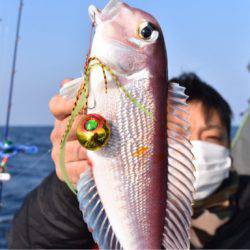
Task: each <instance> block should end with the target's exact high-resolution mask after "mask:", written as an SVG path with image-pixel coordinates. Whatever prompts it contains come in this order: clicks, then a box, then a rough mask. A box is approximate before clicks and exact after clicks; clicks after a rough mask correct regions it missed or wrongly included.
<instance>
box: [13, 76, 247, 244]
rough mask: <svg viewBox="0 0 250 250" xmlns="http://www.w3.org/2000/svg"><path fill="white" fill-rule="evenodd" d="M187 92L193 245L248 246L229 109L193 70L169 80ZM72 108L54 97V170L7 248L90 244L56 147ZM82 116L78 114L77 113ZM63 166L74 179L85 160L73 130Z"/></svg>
mask: <svg viewBox="0 0 250 250" xmlns="http://www.w3.org/2000/svg"><path fill="white" fill-rule="evenodd" d="M172 81H173V82H178V83H180V84H181V85H182V86H185V87H186V93H187V94H188V95H189V99H188V103H189V110H190V125H191V137H190V139H191V142H192V144H193V154H194V156H195V160H194V165H195V166H196V168H197V173H196V183H195V186H196V193H195V195H194V198H195V201H194V204H193V208H194V216H193V221H192V228H191V246H192V248H250V226H249V225H250V212H249V211H250V178H249V177H247V176H237V174H236V172H234V171H233V167H232V160H231V157H230V150H229V149H230V132H231V110H230V107H229V105H228V104H227V102H226V101H225V100H224V99H223V98H222V97H221V95H220V94H219V93H218V92H217V91H215V90H214V89H213V88H212V87H210V86H209V85H207V84H206V83H204V82H202V81H201V80H200V79H199V78H198V77H197V76H196V75H195V74H183V75H181V76H180V77H178V78H175V79H172ZM72 107H73V102H72V101H66V100H64V99H62V98H61V97H60V96H56V97H54V98H53V99H52V100H51V102H50V108H51V111H52V113H53V115H54V116H55V118H56V122H55V128H54V130H53V132H52V135H51V141H52V144H53V152H52V158H53V160H54V162H55V166H56V174H55V173H53V174H52V175H51V176H49V177H48V178H47V179H45V181H44V182H43V183H42V184H41V185H40V186H39V187H38V188H36V189H35V190H34V191H33V192H32V193H31V194H29V196H28V197H27V199H26V201H25V202H24V204H23V206H22V208H21V210H20V211H19V213H18V214H17V215H16V217H15V219H14V221H13V227H12V230H11V232H10V236H9V247H10V248H92V247H94V246H95V245H94V242H93V240H92V236H91V234H90V233H89V232H88V230H87V227H86V225H85V224H84V223H83V220H82V215H81V212H80V210H79V208H78V202H77V199H76V197H75V196H74V194H73V193H71V191H70V190H69V189H68V187H67V186H66V185H65V184H64V183H63V182H62V181H63V177H62V174H61V172H60V168H59V146H60V140H61V137H62V135H63V133H64V131H65V127H66V125H67V119H68V116H69V115H70V112H71V110H72ZM79 119H80V117H79ZM66 151H67V152H66V159H65V161H66V168H67V171H68V175H69V177H70V179H71V181H72V183H74V184H75V183H77V181H78V179H79V176H80V174H81V173H82V172H83V171H84V169H85V168H86V166H87V165H88V164H89V163H88V159H87V158H86V154H85V151H84V149H83V148H82V147H81V146H80V145H79V143H78V141H77V139H76V137H75V128H73V130H72V133H71V136H70V140H69V142H68V143H67V147H66Z"/></svg>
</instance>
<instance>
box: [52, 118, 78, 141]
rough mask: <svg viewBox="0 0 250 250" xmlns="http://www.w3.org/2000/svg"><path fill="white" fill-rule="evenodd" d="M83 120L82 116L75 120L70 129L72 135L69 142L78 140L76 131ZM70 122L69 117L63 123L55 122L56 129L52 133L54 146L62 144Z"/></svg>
mask: <svg viewBox="0 0 250 250" xmlns="http://www.w3.org/2000/svg"><path fill="white" fill-rule="evenodd" d="M81 119H82V115H79V116H77V117H76V119H75V121H74V123H73V125H72V127H71V129H70V134H69V136H68V140H67V141H74V140H77V137H76V130H77V126H78V124H79V122H80V121H81ZM68 122H69V117H68V118H66V119H64V120H63V121H60V120H55V125H54V129H53V131H52V133H51V143H52V144H53V146H55V145H56V144H60V143H61V140H62V138H63V135H64V134H65V131H66V129H67V127H68Z"/></svg>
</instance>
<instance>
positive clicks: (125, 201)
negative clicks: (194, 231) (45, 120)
mask: <svg viewBox="0 0 250 250" xmlns="http://www.w3.org/2000/svg"><path fill="white" fill-rule="evenodd" d="M89 13H90V17H91V20H92V22H94V24H95V35H94V38H93V43H92V48H91V56H92V57H96V58H98V59H99V60H100V61H101V62H102V63H103V64H104V65H107V66H108V67H109V68H110V69H112V72H113V74H114V75H116V76H117V79H119V82H120V83H121V85H122V88H124V89H125V92H124V91H123V90H122V89H121V88H120V87H119V86H117V82H116V81H115V80H114V78H112V74H110V72H109V71H108V70H106V76H107V83H108V84H107V85H108V86H107V92H106V87H105V84H104V83H103V82H104V80H103V72H102V68H101V67H93V69H92V71H91V75H90V76H91V77H90V84H89V85H90V95H89V104H88V105H89V106H91V109H90V110H89V111H88V113H95V114H100V115H102V116H103V117H104V118H105V119H106V120H107V121H108V122H109V124H110V126H111V136H110V139H109V142H108V145H107V146H105V147H103V148H102V149H101V150H99V151H88V152H87V154H88V157H89V159H90V160H91V162H92V167H91V168H90V169H88V170H87V171H86V172H85V173H84V174H82V176H81V180H80V181H79V183H78V187H77V189H78V200H79V203H80V208H81V210H82V212H83V217H84V220H85V222H86V223H87V224H88V227H89V229H90V230H91V231H92V233H93V237H94V239H95V241H96V242H97V244H98V245H99V247H100V248H124V249H159V248H161V247H162V246H163V247H165V248H181V249H184V248H188V247H189V226H190V220H191V214H192V209H191V203H192V192H193V181H194V176H193V170H194V169H193V165H192V162H191V159H192V154H191V153H190V145H189V141H188V140H187V139H186V136H187V131H188V124H187V122H186V121H185V119H186V116H187V114H186V103H185V100H186V98H187V96H186V95H185V94H184V89H183V88H182V87H180V86H179V85H178V84H173V85H168V77H167V56H166V49H165V42H164V38H163V34H162V31H161V28H160V25H159V23H158V22H157V21H156V19H155V18H154V17H152V16H151V15H150V14H148V13H146V12H144V11H141V10H139V9H135V8H132V7H130V6H128V5H127V4H125V3H122V2H120V1H117V0H111V1H110V2H109V4H108V5H107V6H106V7H105V8H104V9H103V10H102V11H100V10H99V9H97V8H96V7H94V6H90V8H89ZM77 87H78V85H76V84H75V83H70V84H68V85H66V86H65V87H64V89H63V91H62V92H64V94H65V92H66V94H65V95H67V90H69V92H72V88H73V89H77ZM69 92H68V93H69ZM126 93H128V94H127V95H126ZM71 94H72V93H71ZM133 100H136V101H133ZM167 106H168V108H167ZM167 128H168V129H167Z"/></svg>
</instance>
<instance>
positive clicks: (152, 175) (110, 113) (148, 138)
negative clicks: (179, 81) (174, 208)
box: [88, 76, 167, 249]
mask: <svg viewBox="0 0 250 250" xmlns="http://www.w3.org/2000/svg"><path fill="white" fill-rule="evenodd" d="M93 77H94V76H92V78H93ZM100 85H103V83H100ZM150 86H151V85H150V81H149V80H146V79H141V80H137V81H131V83H128V84H126V86H125V88H126V89H127V91H128V92H129V93H130V95H131V96H133V97H134V98H136V99H137V100H138V101H139V102H140V103H141V104H143V105H144V106H145V107H147V109H149V110H150V112H152V114H153V118H152V117H149V116H148V115H147V114H145V113H144V112H143V111H141V110H140V109H139V108H138V107H137V106H136V105H135V104H133V103H132V102H131V100H129V99H128V98H127V97H126V96H125V94H124V93H123V92H122V91H121V90H120V89H119V88H117V87H116V88H115V87H113V88H108V93H107V94H106V93H105V92H104V91H100V92H98V93H95V100H96V106H95V108H94V109H92V110H91V113H97V114H100V115H102V116H103V117H104V118H105V119H107V121H108V122H109V123H110V126H111V137H110V140H109V143H108V145H107V146H106V147H104V148H103V149H102V150H100V151H98V152H91V151H89V152H88V156H89V158H90V160H91V161H92V164H93V168H92V171H93V177H94V180H95V184H96V187H97V190H98V194H99V196H100V198H101V201H102V204H103V207H104V209H105V212H106V214H107V217H108V219H109V221H110V224H111V227H112V229H113V231H114V233H115V235H116V237H117V239H118V240H119V242H120V244H121V246H122V248H124V249H153V248H154V249H155V248H158V249H159V248H160V247H161V242H162V234H163V227H164V218H165V207H166V179H165V176H166V157H167V156H166V155H165V153H164V152H167V150H166V148H165V142H164V140H162V139H161V138H162V135H161V134H160V132H159V131H160V130H162V128H159V119H161V116H162V114H160V112H159V110H160V109H162V107H159V106H157V105H158V104H157V103H160V102H157V100H156V99H155V96H154V92H153V91H152V89H150ZM89 113H90V112H89ZM164 115H165V114H164ZM158 137H159V139H158Z"/></svg>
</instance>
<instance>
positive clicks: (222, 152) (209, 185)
mask: <svg viewBox="0 0 250 250" xmlns="http://www.w3.org/2000/svg"><path fill="white" fill-rule="evenodd" d="M191 143H192V145H193V148H192V153H193V155H194V157H195V160H193V163H194V166H195V168H196V173H195V177H196V181H195V184H194V187H195V190H196V191H195V193H194V199H195V200H202V199H204V198H206V197H208V196H209V195H211V194H212V193H213V192H214V191H215V190H216V189H217V188H218V187H219V186H220V185H221V183H222V181H223V180H224V179H226V178H227V177H228V176H229V169H230V167H231V158H230V152H229V149H228V148H226V147H223V146H220V145H218V144H214V143H209V142H206V141H191Z"/></svg>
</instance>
